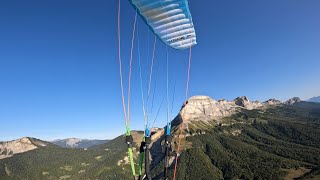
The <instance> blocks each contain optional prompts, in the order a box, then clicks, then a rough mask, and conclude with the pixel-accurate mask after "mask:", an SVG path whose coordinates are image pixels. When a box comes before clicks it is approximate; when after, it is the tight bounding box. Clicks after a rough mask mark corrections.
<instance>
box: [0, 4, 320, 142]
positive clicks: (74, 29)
mask: <svg viewBox="0 0 320 180" xmlns="http://www.w3.org/2000/svg"><path fill="white" fill-rule="evenodd" d="M121 4H122V14H121V26H122V31H121V33H122V42H121V43H122V47H121V48H122V57H123V63H124V72H125V74H124V76H125V77H127V71H128V60H129V47H130V39H131V37H130V36H131V31H132V23H133V18H134V13H135V12H134V11H133V8H132V7H131V5H130V4H129V3H128V1H127V0H122V1H121ZM189 5H190V9H191V13H192V16H193V21H194V24H195V28H196V32H197V41H198V45H197V46H195V47H194V48H193V57H192V66H191V79H190V94H189V95H190V96H192V95H209V96H211V97H213V98H214V99H220V98H225V99H228V100H231V99H233V98H235V97H237V96H242V95H246V96H248V97H249V98H250V99H252V100H261V101H264V100H266V99H268V98H277V99H280V100H286V99H288V98H290V97H293V96H299V97H301V98H302V99H307V98H310V97H312V96H317V95H320V83H319V77H320V69H319V67H320V60H319V58H320V21H319V19H320V11H319V7H320V1H318V0H309V1H301V0H282V1H279V0H268V1H255V0H247V1H216V0H210V1H209V0H207V1H204V0H202V1H201V0H189ZM0 22H1V24H0V124H1V127H0V129H1V131H0V140H10V139H14V138H19V137H22V136H31V137H37V138H41V139H46V140H52V139H56V138H65V137H80V138H98V139H105V138H112V137H115V136H117V135H119V134H121V133H122V132H124V130H125V128H124V120H123V111H122V106H121V93H120V84H119V64H118V61H117V1H116V0H108V1H105V0H94V1H83V0H76V1H75V0H68V1H62V0H60V1H47V0H46V1H43V0H41V1H40V0H39V1H35V0H32V1H16V0H11V1H2V2H1V3H0ZM138 28H139V34H138V35H137V37H139V40H140V48H141V61H142V74H143V78H142V79H143V83H144V90H145V91H146V82H147V79H148V77H147V76H148V71H149V70H148V68H149V65H150V56H151V46H152V43H153V38H154V36H153V35H152V33H151V32H150V31H149V30H148V28H147V27H146V26H145V24H144V22H143V21H142V20H141V19H140V18H139V19H138ZM135 45H136V47H137V41H136V42H135ZM156 46H157V49H156V57H155V66H154V78H153V80H154V81H153V82H152V94H153V92H154V93H155V94H154V102H153V105H154V106H153V108H152V109H151V106H152V105H151V102H149V104H148V107H149V111H150V113H151V120H152V121H153V119H154V118H155V114H156V112H157V110H158V109H159V105H160V104H161V103H160V102H161V101H162V99H163V98H164V97H165V83H166V81H165V80H166V77H165V72H166V64H165V52H166V51H165V46H164V44H163V43H162V42H161V41H160V40H159V39H158V40H157V45H156ZM137 57H138V56H137V49H135V51H134V59H133V77H132V98H131V102H132V103H131V107H132V110H131V127H132V129H142V128H143V114H142V103H141V90H140V79H139V68H138V67H139V66H138V58H137ZM187 58H188V51H177V50H172V49H170V50H169V60H170V64H169V79H170V81H169V86H170V87H169V92H170V101H172V96H173V95H174V96H175V98H174V101H173V103H171V102H170V106H172V104H173V109H172V115H171V116H172V117H173V116H174V115H176V114H177V112H178V110H179V108H180V106H181V104H182V101H183V99H184V91H185V81H186V72H187ZM124 82H127V78H125V79H124ZM125 84H126V83H125ZM173 92H175V93H173ZM165 108H166V104H165V103H164V104H163V105H162V107H161V109H160V115H159V118H158V119H157V120H156V123H155V125H156V126H163V125H165V122H166V118H165ZM170 108H171V107H170Z"/></svg>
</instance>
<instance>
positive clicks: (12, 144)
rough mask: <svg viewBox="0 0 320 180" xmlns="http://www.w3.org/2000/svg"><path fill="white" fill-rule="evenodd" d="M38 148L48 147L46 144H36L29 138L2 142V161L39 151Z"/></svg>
mask: <svg viewBox="0 0 320 180" xmlns="http://www.w3.org/2000/svg"><path fill="white" fill-rule="evenodd" d="M38 146H46V144H44V143H41V142H40V141H39V142H35V141H33V140H32V139H31V138H28V137H24V138H21V139H17V140H13V141H7V142H0V159H4V158H8V157H11V156H13V155H15V154H18V153H24V152H27V151H31V150H34V149H37V148H38Z"/></svg>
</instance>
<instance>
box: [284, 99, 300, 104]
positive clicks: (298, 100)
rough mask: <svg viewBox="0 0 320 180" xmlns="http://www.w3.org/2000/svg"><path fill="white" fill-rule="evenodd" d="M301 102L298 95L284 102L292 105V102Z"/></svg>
mask: <svg viewBox="0 0 320 180" xmlns="http://www.w3.org/2000/svg"><path fill="white" fill-rule="evenodd" d="M298 102H301V99H300V98H298V97H294V98H291V99H289V100H288V101H286V102H285V104H288V105H292V104H294V103H298Z"/></svg>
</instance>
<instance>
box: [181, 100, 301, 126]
mask: <svg viewBox="0 0 320 180" xmlns="http://www.w3.org/2000/svg"><path fill="white" fill-rule="evenodd" d="M300 101H301V100H300V99H299V98H296V97H295V98H292V99H289V100H288V101H286V102H284V103H282V102H281V101H279V100H276V99H269V100H267V101H265V102H263V103H262V102H259V101H250V100H249V99H248V97H246V96H242V97H237V98H235V99H234V100H232V101H227V100H223V99H222V100H214V99H212V98H210V97H209V96H193V97H191V98H190V99H189V100H188V102H187V104H186V105H184V106H183V107H182V109H181V111H180V115H181V116H183V117H184V120H186V121H190V120H191V121H212V120H216V121H219V119H221V118H223V117H227V116H231V115H233V114H235V113H237V112H239V111H241V110H242V109H247V110H252V109H263V108H266V107H267V106H277V105H283V104H289V105H291V104H294V103H297V102H300Z"/></svg>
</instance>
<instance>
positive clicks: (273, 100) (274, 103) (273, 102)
mask: <svg viewBox="0 0 320 180" xmlns="http://www.w3.org/2000/svg"><path fill="white" fill-rule="evenodd" d="M263 104H267V105H279V104H281V101H279V100H277V99H268V100H267V101H265V102H263Z"/></svg>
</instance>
